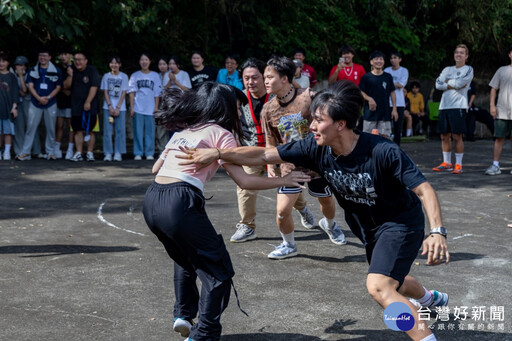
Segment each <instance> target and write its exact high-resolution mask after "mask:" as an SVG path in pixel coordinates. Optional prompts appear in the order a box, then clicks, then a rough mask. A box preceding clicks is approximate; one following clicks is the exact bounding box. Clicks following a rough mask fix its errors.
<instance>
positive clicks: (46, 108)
mask: <svg viewBox="0 0 512 341" xmlns="http://www.w3.org/2000/svg"><path fill="white" fill-rule="evenodd" d="M51 57H52V56H51V55H50V52H49V51H48V50H47V49H41V50H40V51H39V55H38V63H37V64H36V65H35V66H34V67H32V68H31V69H30V70H29V72H28V79H27V87H28V90H29V91H30V94H31V95H32V99H31V102H30V106H29V109H28V121H27V131H26V134H25V140H24V141H23V148H22V151H21V154H19V155H18V156H17V158H18V160H22V161H23V160H30V159H31V157H30V150H31V149H32V144H33V143H34V138H35V134H36V131H37V129H38V127H39V123H40V122H41V117H42V116H43V114H44V124H45V126H46V140H45V150H46V155H47V158H48V160H55V159H56V157H55V125H56V120H57V98H56V97H57V94H58V93H59V91H60V89H61V87H62V74H61V73H60V70H59V69H58V68H57V67H56V66H55V65H53V63H52V62H51V61H50V60H51Z"/></svg>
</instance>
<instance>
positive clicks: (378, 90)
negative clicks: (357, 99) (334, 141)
mask: <svg viewBox="0 0 512 341" xmlns="http://www.w3.org/2000/svg"><path fill="white" fill-rule="evenodd" d="M370 64H371V66H372V71H371V72H369V73H367V74H365V75H364V76H363V79H361V84H359V88H360V89H361V93H362V94H363V97H364V100H365V104H364V115H363V120H364V121H363V131H364V132H366V133H372V132H373V131H374V129H377V130H378V131H379V134H380V135H382V136H385V137H390V136H391V118H393V120H394V121H395V122H396V120H397V119H398V113H397V110H396V94H395V85H394V83H393V78H392V77H391V75H390V74H389V73H385V72H384V69H383V67H384V53H382V52H380V51H374V52H372V54H371V55H370ZM390 98H391V107H390V106H389V99H390ZM390 111H391V115H390Z"/></svg>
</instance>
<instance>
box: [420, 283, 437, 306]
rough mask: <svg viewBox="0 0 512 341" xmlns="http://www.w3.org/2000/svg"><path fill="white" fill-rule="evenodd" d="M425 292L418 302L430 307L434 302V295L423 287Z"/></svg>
mask: <svg viewBox="0 0 512 341" xmlns="http://www.w3.org/2000/svg"><path fill="white" fill-rule="evenodd" d="M423 290H425V294H424V295H423V297H422V298H420V299H419V300H418V302H419V303H420V304H421V305H422V306H427V305H429V304H430V303H431V302H432V299H433V297H434V295H432V293H431V292H430V291H428V290H427V288H425V287H423ZM427 303H428V304H427Z"/></svg>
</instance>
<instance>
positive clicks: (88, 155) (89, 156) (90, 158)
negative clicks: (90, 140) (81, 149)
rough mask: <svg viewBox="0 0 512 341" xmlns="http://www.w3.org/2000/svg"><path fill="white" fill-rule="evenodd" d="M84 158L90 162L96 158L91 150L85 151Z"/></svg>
mask: <svg viewBox="0 0 512 341" xmlns="http://www.w3.org/2000/svg"><path fill="white" fill-rule="evenodd" d="M85 157H86V159H87V161H89V162H91V161H95V160H96V159H95V158H94V154H93V153H92V152H87V154H86V156H85Z"/></svg>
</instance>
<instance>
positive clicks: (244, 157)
mask: <svg viewBox="0 0 512 341" xmlns="http://www.w3.org/2000/svg"><path fill="white" fill-rule="evenodd" d="M180 149H181V151H182V152H183V153H184V154H183V155H176V157H177V158H178V159H183V160H184V161H181V162H180V163H179V164H180V165H191V164H195V165H196V167H197V168H198V169H201V168H203V167H206V166H208V165H209V164H211V163H212V162H214V161H216V160H219V159H221V160H224V161H226V162H229V163H233V164H235V165H245V166H262V165H266V164H269V163H270V164H275V163H282V162H283V160H281V157H280V156H279V153H278V152H277V148H275V147H273V148H264V147H238V148H233V149H219V148H207V149H201V148H200V149H190V148H186V147H180ZM259 179H261V178H259Z"/></svg>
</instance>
